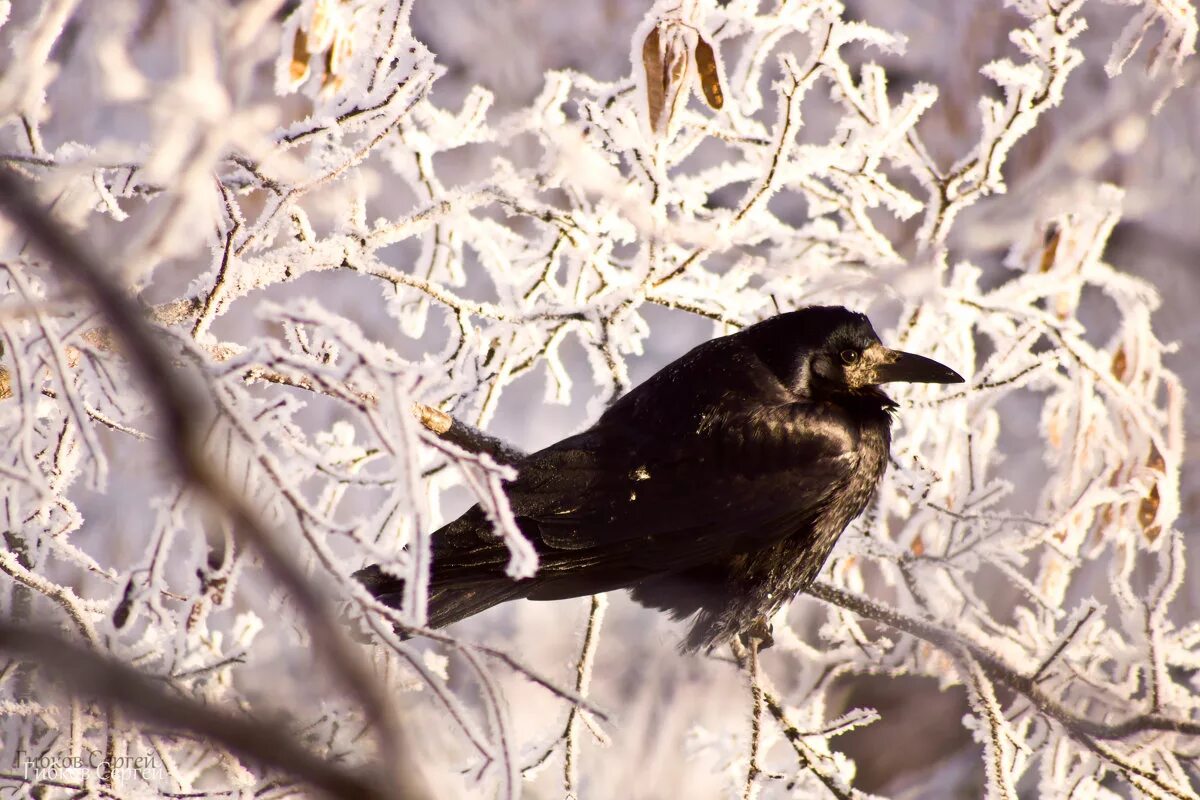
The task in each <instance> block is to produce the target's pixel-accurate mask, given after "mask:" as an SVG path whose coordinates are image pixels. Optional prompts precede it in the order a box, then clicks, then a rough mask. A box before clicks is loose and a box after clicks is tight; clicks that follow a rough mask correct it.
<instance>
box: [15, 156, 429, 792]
mask: <svg viewBox="0 0 1200 800" xmlns="http://www.w3.org/2000/svg"><path fill="white" fill-rule="evenodd" d="M0 209H3V212H4V214H5V215H6V216H8V217H9V219H10V220H11V221H12V222H13V223H14V224H16V225H17V226H18V228H19V229H20V231H21V233H23V234H24V235H26V236H27V237H28V238H29V240H30V241H31V242H32V243H33V244H34V245H35V246H36V248H37V249H38V250H40V251H41V252H42V253H44V254H45V255H46V256H47V257H48V260H49V261H50V263H51V264H52V266H53V267H54V268H55V269H57V270H58V271H59V272H60V273H61V274H62V275H63V276H64V277H65V278H67V279H69V280H71V281H74V282H76V283H77V284H78V285H79V286H80V287H81V288H82V289H83V290H84V291H85V293H86V294H87V296H88V297H89V298H90V299H91V300H92V302H93V303H95V305H96V307H97V308H98V309H99V310H100V311H101V313H102V314H103V315H104V316H105V317H106V318H107V320H108V323H109V325H110V327H111V329H112V333H113V335H114V336H115V338H116V340H117V342H118V343H119V346H120V348H121V350H122V351H123V352H124V353H125V354H126V357H127V358H128V359H129V361H130V363H131V365H132V366H133V367H134V369H135V370H136V371H137V372H139V373H140V375H141V377H142V379H143V385H144V389H145V391H146V393H147V396H148V397H149V399H150V401H151V402H152V404H153V406H154V407H155V409H156V410H157V412H158V415H159V418H160V420H161V427H162V446H163V451H164V452H165V453H166V455H167V457H168V458H169V459H170V460H171V461H173V462H174V464H175V466H176V469H177V470H178V472H179V474H180V477H181V478H182V479H183V481H184V482H185V483H187V484H188V485H190V486H191V487H192V488H193V489H195V490H197V491H198V492H199V493H200V494H201V495H202V496H204V497H205V498H206V499H207V500H208V501H209V502H210V503H211V504H212V506H213V507H214V508H215V509H219V510H220V511H221V512H222V513H224V514H226V515H227V516H228V518H229V520H230V523H231V526H232V529H233V530H235V531H237V532H238V534H239V535H240V536H242V537H243V538H245V539H246V540H247V541H249V542H250V543H251V544H252V546H253V547H254V548H255V549H256V550H257V552H258V553H259V555H260V556H261V557H262V559H263V561H264V563H265V564H266V566H267V568H268V569H269V570H270V571H271V573H272V574H273V575H274V576H275V577H276V578H277V579H278V580H279V581H280V583H281V584H283V586H284V587H285V588H286V590H287V591H288V593H289V594H290V595H291V597H292V598H293V599H294V601H295V602H296V604H297V605H298V607H299V609H300V611H301V613H302V614H303V616H304V618H305V620H306V621H307V622H308V624H309V627H310V629H311V630H312V633H313V637H314V639H315V640H316V647H315V649H316V650H317V652H319V653H320V654H321V656H322V657H324V658H325V659H326V660H327V661H328V662H329V664H330V665H331V666H332V667H333V669H334V670H335V672H336V673H337V675H338V677H339V678H340V679H341V682H342V684H343V686H344V687H345V688H346V689H347V690H348V691H349V692H350V693H352V694H353V695H355V696H356V697H357V698H358V700H359V702H360V704H361V706H362V708H363V710H364V711H365V713H366V714H367V716H368V717H369V718H370V719H371V720H372V721H373V722H374V723H375V725H376V729H377V730H378V731H379V736H380V745H381V750H382V752H383V756H384V757H383V759H382V764H381V766H382V767H383V768H384V770H385V771H387V772H388V773H389V779H388V781H387V784H388V785H389V786H391V787H392V790H393V792H392V794H393V796H412V795H414V794H415V795H421V794H424V790H423V789H422V788H421V787H420V782H419V780H418V779H417V777H416V776H417V774H418V773H417V772H416V770H415V769H414V768H413V767H412V765H411V763H410V759H409V758H408V757H407V745H406V744H405V743H404V741H403V739H402V734H401V731H400V728H399V725H398V723H397V721H396V720H395V718H394V715H393V714H392V713H391V711H390V708H391V704H390V702H389V699H388V696H387V695H386V694H385V693H384V692H383V690H382V687H381V686H380V684H379V682H378V681H377V680H376V678H375V676H374V674H373V673H372V672H371V670H370V669H369V667H368V666H367V664H366V663H365V662H364V661H363V660H362V659H360V658H359V657H358V654H357V652H356V651H355V650H354V649H353V647H352V646H351V644H350V642H349V640H348V638H347V636H346V634H345V632H344V631H343V630H342V627H341V625H340V624H339V622H338V621H337V619H336V617H335V616H334V615H333V614H332V613H331V611H330V610H329V609H328V608H327V607H326V603H325V601H324V598H323V597H322V596H321V594H320V593H319V591H318V590H317V589H316V588H315V587H314V586H313V585H312V584H311V583H310V582H309V581H308V579H307V578H306V576H305V575H304V573H303V571H302V570H301V568H300V567H299V566H298V565H297V564H296V563H295V562H294V561H293V559H292V557H291V556H290V555H289V554H288V553H287V551H285V550H284V549H283V547H282V546H281V545H280V543H279V542H278V541H277V540H276V539H275V537H274V536H273V535H272V534H271V532H270V531H268V530H267V528H266V527H265V525H264V524H263V523H262V521H261V520H260V519H259V516H258V514H257V512H256V511H255V510H254V509H253V508H251V506H250V505H249V503H248V502H247V501H246V499H245V498H244V497H242V496H241V494H240V493H239V492H237V491H236V490H235V489H234V488H233V487H232V486H231V485H230V484H229V483H228V482H227V481H226V480H225V478H224V477H223V476H222V475H220V474H219V473H218V472H217V471H216V470H215V468H214V467H213V466H212V465H211V464H210V463H209V462H208V459H207V458H206V456H205V453H204V449H203V438H204V434H203V426H202V424H201V423H202V422H203V420H204V419H205V418H206V416H207V414H206V409H205V408H204V407H203V405H202V403H201V402H200V400H201V397H203V391H204V390H203V388H202V385H200V384H199V381H189V380H188V379H187V377H186V375H185V373H183V372H182V371H181V370H179V369H177V368H175V366H174V365H173V361H172V358H171V356H170V355H169V354H168V353H167V352H166V351H165V349H164V348H163V347H162V346H161V344H160V342H159V341H158V339H157V338H156V333H155V330H154V328H153V327H152V326H151V325H150V324H149V323H148V322H147V321H146V320H145V318H144V315H143V313H142V310H141V309H140V308H139V306H138V305H137V304H136V303H135V302H134V301H133V300H132V299H131V298H130V297H129V296H128V295H127V294H126V293H125V292H124V291H123V289H122V288H121V287H120V286H119V285H118V284H117V283H116V281H115V280H113V279H112V278H111V277H110V276H112V275H116V274H118V273H117V271H116V270H113V269H111V268H109V267H108V266H107V265H105V264H103V263H101V261H100V260H99V259H98V258H96V257H95V256H93V255H92V254H91V253H90V252H89V250H88V249H87V248H86V247H85V246H84V245H83V243H82V242H80V241H78V240H77V239H76V238H75V237H74V236H73V235H72V234H71V233H69V232H68V231H67V230H66V229H65V228H64V227H63V226H62V225H60V224H59V223H58V222H57V221H56V220H55V219H54V218H53V217H52V216H51V215H50V214H48V213H47V212H46V211H45V210H44V209H43V208H42V206H41V204H40V203H39V202H38V201H37V199H36V197H34V195H33V193H32V192H31V191H30V190H29V189H28V188H27V185H26V182H25V181H22V180H21V179H19V178H17V177H16V176H15V175H14V174H13V173H11V172H10V171H8V170H6V169H0Z"/></svg>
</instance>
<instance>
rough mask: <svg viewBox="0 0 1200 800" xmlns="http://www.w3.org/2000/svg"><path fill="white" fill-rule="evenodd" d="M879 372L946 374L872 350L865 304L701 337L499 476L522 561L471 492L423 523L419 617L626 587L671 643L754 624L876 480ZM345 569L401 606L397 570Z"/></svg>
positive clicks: (762, 628) (443, 617)
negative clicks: (521, 538) (423, 609)
mask: <svg viewBox="0 0 1200 800" xmlns="http://www.w3.org/2000/svg"><path fill="white" fill-rule="evenodd" d="M892 381H907V382H920V383H961V382H962V378H961V377H960V376H959V375H958V373H956V372H955V371H954V370H952V369H950V368H948V367H945V366H943V365H942V364H939V363H938V362H936V361H933V360H931V359H928V358H925V357H924V356H919V355H913V354H911V353H902V352H899V351H896V350H889V349H888V348H886V347H884V346H883V345H882V344H881V343H880V341H879V337H878V336H877V335H876V334H875V331H874V329H873V328H872V327H871V323H870V321H869V320H868V319H867V318H866V317H865V316H864V315H862V314H858V313H854V312H852V311H849V310H847V309H845V308H842V307H840V306H814V307H810V308H804V309H801V310H798V311H792V312H790V313H786V314H780V315H778V316H775V317H772V318H770V319H767V320H764V321H763V322H759V323H758V324H756V325H753V326H751V327H748V328H746V329H744V330H742V331H739V332H738V333H734V334H732V335H730V336H724V337H721V338H718V339H713V340H712V341H709V342H706V343H704V344H702V345H700V346H698V347H696V348H694V349H693V350H692V351H691V352H689V353H688V354H687V355H685V356H683V357H682V358H680V359H678V360H677V361H675V362H673V363H672V364H669V365H668V366H666V367H664V368H663V369H662V370H661V371H659V372H658V373H656V374H655V375H654V376H653V377H651V378H650V379H649V380H647V381H646V382H645V383H642V384H641V385H640V386H637V387H636V388H634V389H633V390H631V391H630V392H629V393H628V394H626V395H625V396H624V397H622V398H620V399H619V400H618V401H617V402H616V403H614V404H613V405H612V406H611V407H610V408H609V409H608V410H607V411H605V412H604V414H603V415H602V416H601V417H600V419H599V420H598V421H597V422H596V424H595V425H593V426H592V427H590V428H588V429H587V430H585V431H583V432H582V433H579V434H576V435H574V436H570V437H568V438H566V439H563V440H562V441H560V442H558V443H556V444H553V445H550V446H549V447H547V448H545V449H544V450H540V451H538V452H536V453H532V454H530V455H528V456H525V457H523V458H522V459H520V460H519V461H518V462H517V463H516V464H515V466H516V467H517V470H518V475H517V477H516V479H515V480H513V481H511V482H509V483H507V484H506V487H505V490H506V493H507V495H508V498H509V502H510V503H511V505H512V510H513V513H514V515H515V516H516V520H517V524H518V525H519V527H520V529H521V532H522V533H523V534H524V535H525V536H526V537H527V538H528V539H529V541H530V542H531V543H532V544H533V546H534V548H535V549H536V550H537V553H538V557H539V562H540V566H539V568H538V571H537V573H536V574H535V575H534V576H533V577H532V578H528V579H524V580H513V579H512V578H510V577H508V576H507V575H506V574H505V566H506V564H507V563H508V560H509V552H508V548H507V547H506V545H505V543H504V542H503V541H502V540H501V539H500V538H499V537H497V536H496V535H495V533H494V532H493V526H492V523H491V522H489V520H488V519H487V518H486V516H485V514H484V512H483V511H482V510H481V509H480V507H479V506H475V507H473V508H471V509H470V510H469V511H467V512H466V513H465V514H463V515H462V516H461V517H459V518H458V519H456V520H454V521H453V522H451V523H450V524H448V525H446V526H445V527H443V528H441V529H440V530H438V531H436V532H435V533H434V534H433V536H432V539H431V541H432V567H431V573H430V582H429V592H430V594H429V605H428V610H429V624H430V625H431V626H433V627H441V626H443V625H448V624H450V623H452V622H456V621H458V620H460V619H463V618H465V617H469V616H471V615H472V614H477V613H479V612H480V611H483V610H484V609H487V608H490V607H491V606H494V605H496V604H497V603H503V602H506V601H508V600H514V599H517V598H528V599H530V600H559V599H563V598H568V597H579V596H584V595H591V594H596V593H599V592H607V591H611V590H613V589H622V588H625V589H629V590H630V592H631V594H632V597H633V599H634V600H636V601H637V602H639V603H641V604H642V605H645V606H649V607H651V608H657V609H662V610H664V611H667V612H669V613H670V614H671V615H672V616H673V617H675V618H676V619H685V618H694V621H693V622H692V625H691V630H690V632H689V634H688V636H687V639H686V641H685V642H684V643H683V648H684V649H685V650H690V651H695V650H701V649H711V648H712V647H715V646H716V645H719V644H724V643H726V642H729V641H730V640H732V639H733V638H734V637H736V636H739V635H741V634H744V633H747V632H749V631H751V630H753V631H756V632H757V633H758V635H759V636H760V637H765V636H766V635H768V634H767V632H768V631H769V628H768V627H767V624H768V623H767V620H769V619H770V617H771V616H772V615H773V614H774V613H775V611H777V610H778V609H779V608H780V606H782V605H783V604H784V603H785V602H787V601H788V600H790V599H791V598H792V597H793V596H794V595H795V594H796V593H797V592H799V591H801V590H803V589H804V588H805V587H806V586H807V585H808V584H809V583H811V582H812V580H813V579H814V578H815V577H816V575H817V573H818V572H819V571H820V569H821V566H822V565H823V564H824V563H825V559H826V558H827V557H828V555H829V552H830V550H832V548H833V545H834V543H835V542H836V541H837V538H838V536H839V535H840V534H841V532H842V531H843V530H844V529H845V527H846V525H847V524H849V523H850V521H851V520H853V519H854V518H855V517H857V516H858V515H859V514H861V513H862V511H863V509H864V508H866V505H867V503H868V501H869V500H870V498H871V496H872V494H873V493H874V492H875V488H876V486H877V484H878V483H879V480H880V478H881V477H882V476H883V473H884V470H885V468H886V467H887V462H888V449H889V446H890V443H891V412H892V410H893V409H894V408H895V407H896V404H895V403H893V402H892V400H891V399H890V398H889V397H888V396H887V395H886V394H884V393H883V392H882V391H881V390H880V389H879V384H883V383H888V382H892ZM356 577H357V578H358V579H359V580H360V581H362V582H363V584H365V585H366V587H367V588H368V589H369V590H370V591H371V592H372V593H373V594H374V595H375V596H376V597H378V598H380V599H381V600H383V601H384V602H385V603H388V604H389V605H396V606H398V605H399V603H400V598H401V596H402V592H403V588H404V584H403V581H402V580H401V579H398V578H395V577H393V576H390V575H388V574H386V573H384V572H383V571H382V570H380V569H379V568H378V567H368V568H366V569H364V570H361V571H359V572H358V573H356Z"/></svg>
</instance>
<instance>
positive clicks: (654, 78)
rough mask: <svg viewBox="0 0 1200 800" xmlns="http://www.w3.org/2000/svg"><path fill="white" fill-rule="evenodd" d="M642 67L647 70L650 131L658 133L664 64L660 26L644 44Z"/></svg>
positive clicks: (652, 31)
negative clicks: (660, 42)
mask: <svg viewBox="0 0 1200 800" xmlns="http://www.w3.org/2000/svg"><path fill="white" fill-rule="evenodd" d="M642 66H643V67H644V68H645V70H646V104H647V105H648V106H649V111H650V129H651V130H652V131H654V132H655V133H657V132H658V121H659V118H660V117H661V116H662V110H663V92H664V88H663V63H662V52H661V49H660V47H659V36H658V26H657V25H655V26H654V27H653V28H651V29H650V33H649V35H647V36H646V41H645V42H644V43H643V44H642Z"/></svg>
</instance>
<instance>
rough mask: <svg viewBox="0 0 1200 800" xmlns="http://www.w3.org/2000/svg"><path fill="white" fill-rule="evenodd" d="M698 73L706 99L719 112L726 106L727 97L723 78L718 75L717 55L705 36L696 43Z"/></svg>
mask: <svg viewBox="0 0 1200 800" xmlns="http://www.w3.org/2000/svg"><path fill="white" fill-rule="evenodd" d="M696 73H697V75H696V77H697V80H699V81H700V89H701V91H703V92H704V99H705V100H707V101H708V104H709V105H710V106H712V107H713V108H714V109H718V110H719V109H720V108H721V106H723V105H725V95H724V94H723V93H722V92H721V78H720V76H719V75H718V74H717V55H716V53H715V52H714V51H713V47H712V45H711V44H709V43H708V41H707V40H706V39H705V38H704V37H703V36H700V37H698V38H697V41H696Z"/></svg>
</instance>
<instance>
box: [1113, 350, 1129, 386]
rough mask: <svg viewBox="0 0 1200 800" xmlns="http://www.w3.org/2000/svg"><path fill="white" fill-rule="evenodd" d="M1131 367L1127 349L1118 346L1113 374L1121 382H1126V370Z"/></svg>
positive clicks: (1114, 358)
mask: <svg viewBox="0 0 1200 800" xmlns="http://www.w3.org/2000/svg"><path fill="white" fill-rule="evenodd" d="M1128 366H1129V359H1128V357H1126V355H1125V347H1124V346H1123V345H1118V346H1117V352H1115V353H1113V359H1112V374H1113V377H1114V378H1116V379H1117V380H1119V381H1123V380H1125V370H1126V368H1128Z"/></svg>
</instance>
